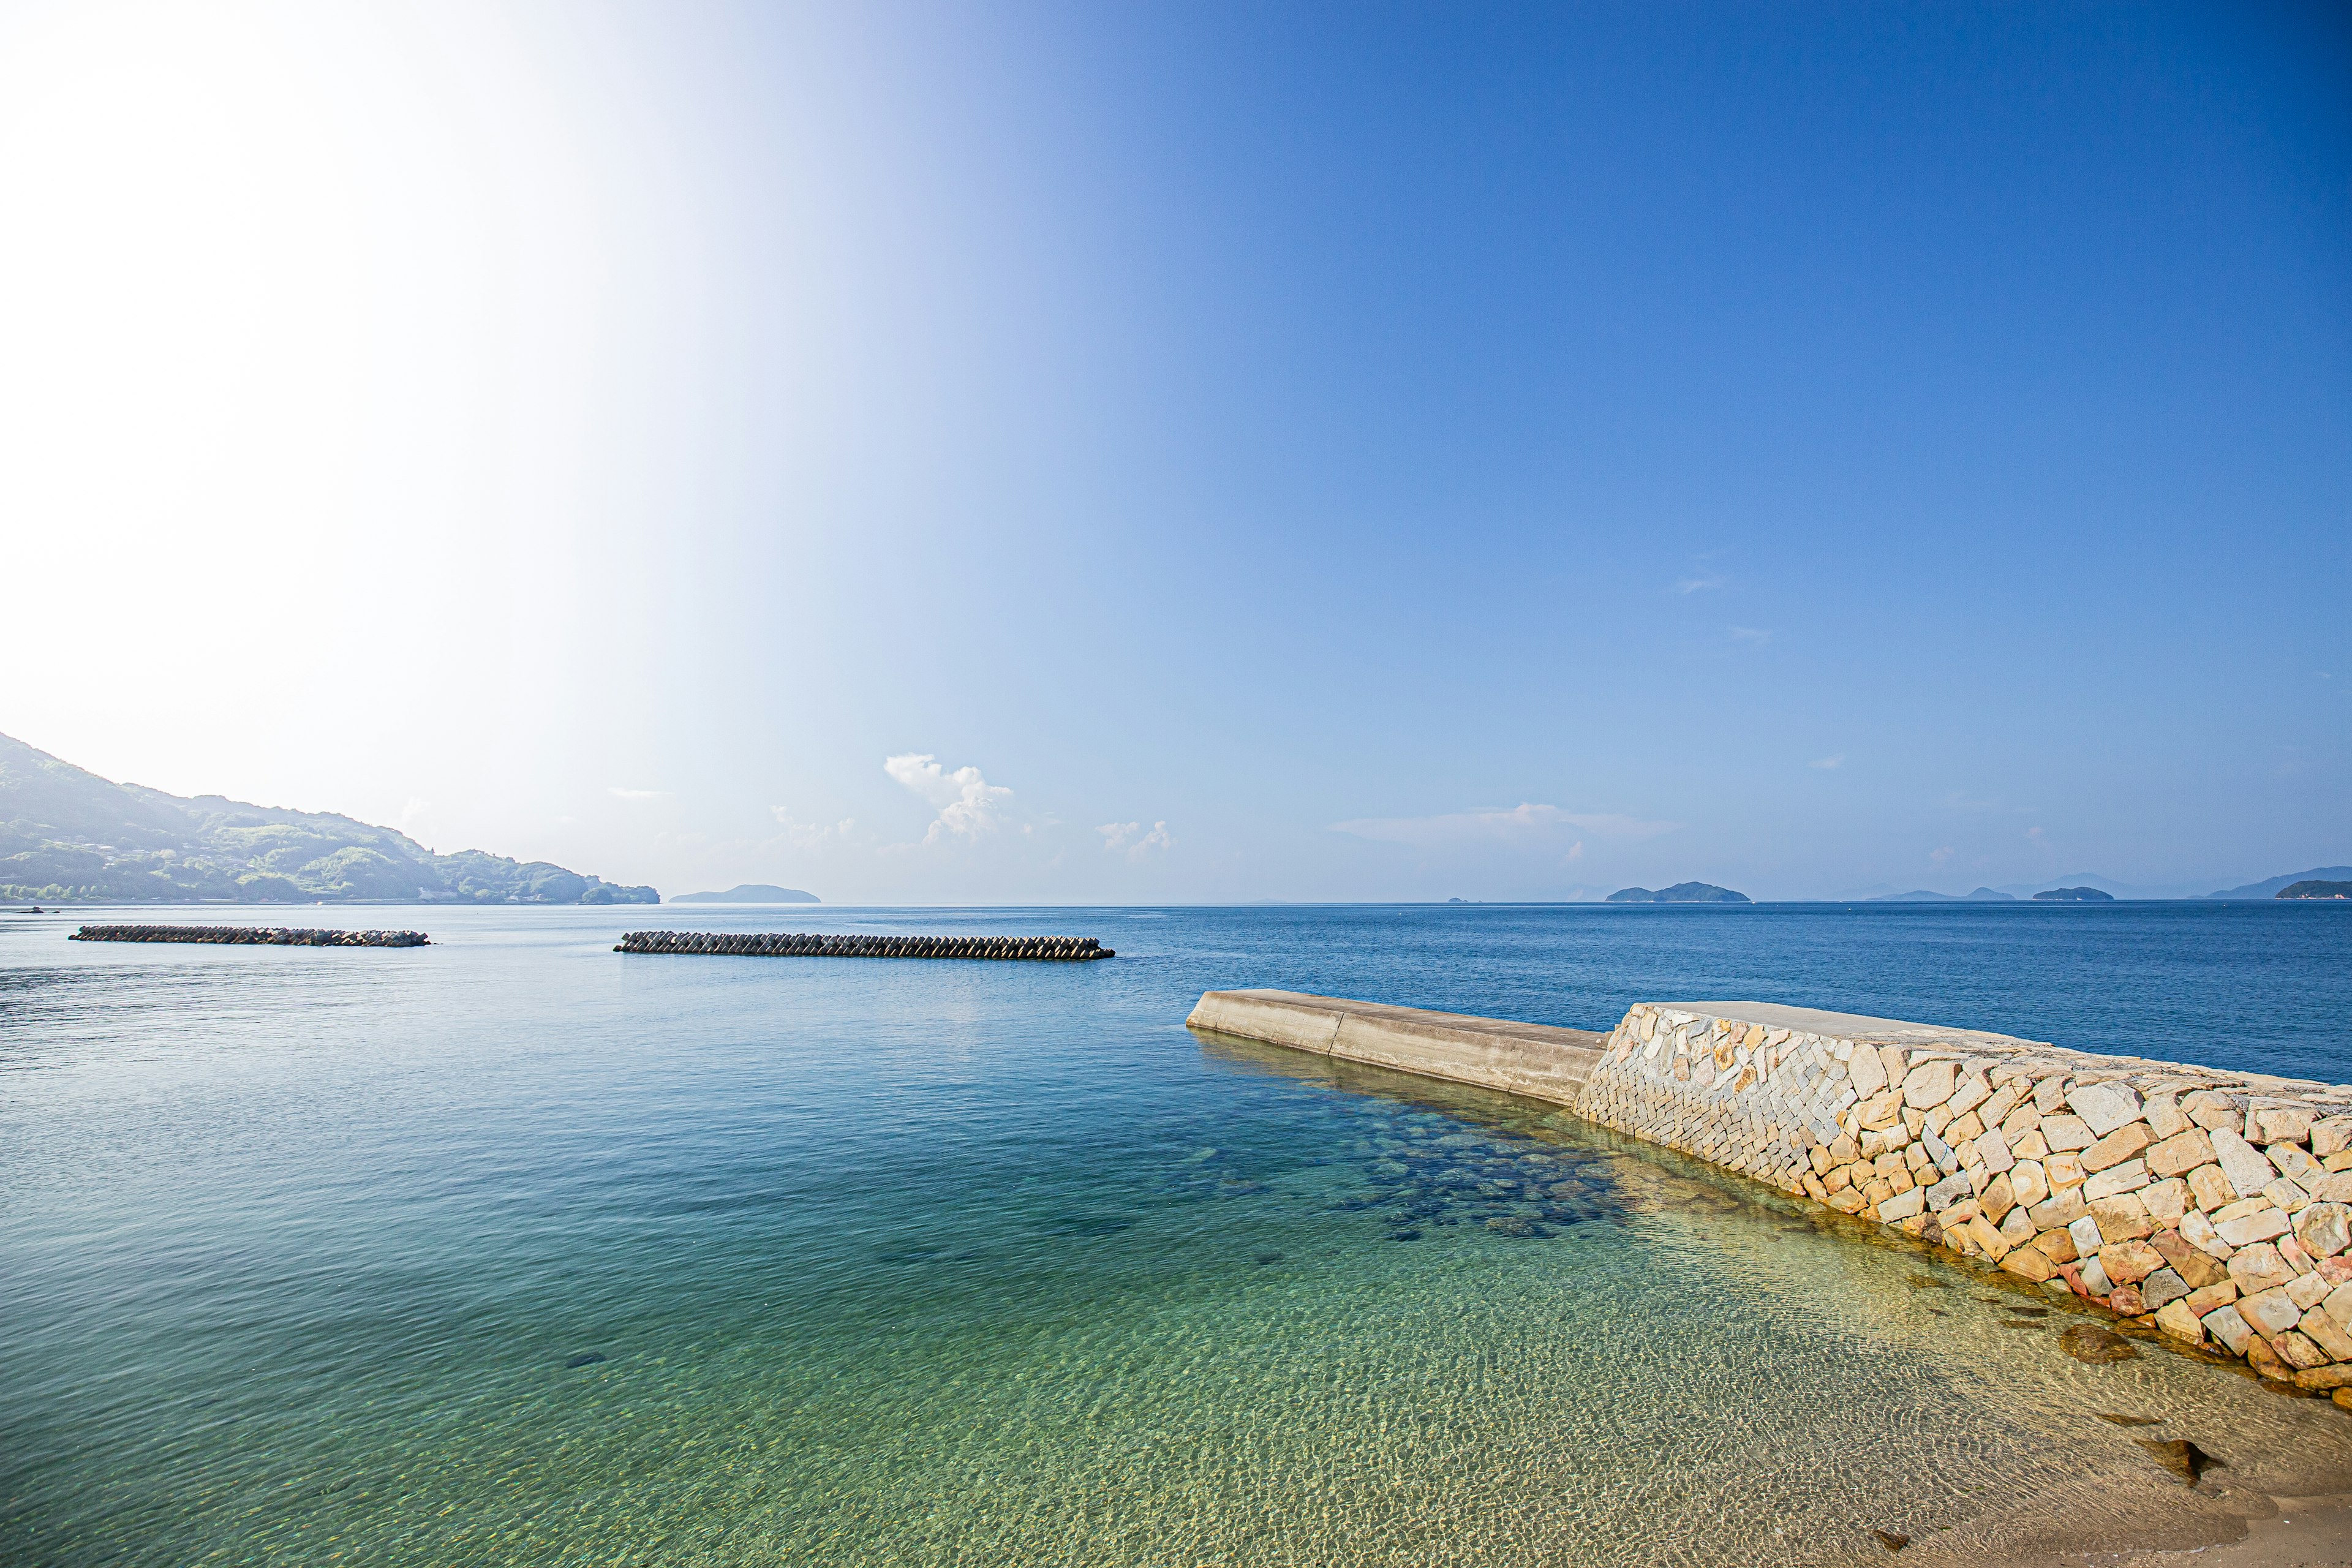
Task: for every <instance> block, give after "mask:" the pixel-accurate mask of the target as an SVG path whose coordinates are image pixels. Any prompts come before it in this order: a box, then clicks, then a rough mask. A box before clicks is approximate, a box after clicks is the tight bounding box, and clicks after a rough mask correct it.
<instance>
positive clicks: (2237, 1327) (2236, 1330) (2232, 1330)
mask: <svg viewBox="0 0 2352 1568" xmlns="http://www.w3.org/2000/svg"><path fill="white" fill-rule="evenodd" d="M2200 1321H2202V1322H2203V1323H2204V1325H2205V1331H2206V1332H2207V1333H2209V1334H2210V1335H2212V1336H2213V1337H2214V1338H2215V1339H2217V1340H2219V1341H2221V1343H2223V1344H2224V1345H2226V1346H2228V1347H2229V1350H2230V1353H2231V1355H2243V1354H2245V1353H2246V1346H2247V1345H2248V1344H2250V1343H2251V1342H2252V1340H2253V1337H2254V1331H2253V1330H2252V1329H2250V1328H2248V1327H2247V1326H2246V1320H2245V1319H2243V1318H2242V1317H2240V1316H2239V1315H2238V1309H2237V1308H2236V1307H2234V1306H2231V1307H2216V1308H2214V1309H2213V1310H2211V1311H2210V1312H2208V1313H2206V1314H2205V1316H2204V1317H2203V1318H2202V1319H2201V1320H2200Z"/></svg>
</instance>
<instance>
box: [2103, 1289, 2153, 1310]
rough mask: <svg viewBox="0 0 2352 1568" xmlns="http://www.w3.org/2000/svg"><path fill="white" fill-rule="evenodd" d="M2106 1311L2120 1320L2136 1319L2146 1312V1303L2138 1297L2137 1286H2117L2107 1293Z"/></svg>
mask: <svg viewBox="0 0 2352 1568" xmlns="http://www.w3.org/2000/svg"><path fill="white" fill-rule="evenodd" d="M2107 1309H2108V1310H2110V1311H2112V1312H2114V1313H2115V1314H2116V1316H2117V1317H2121V1318H2137V1317H2138V1316H2139V1315H2140V1314H2141V1313H2142V1312H2145V1311H2147V1302H2145V1301H2143V1300H2140V1297H2139V1287H2138V1286H2137V1285H2118V1286H2116V1288H2115V1289H2114V1290H2112V1291H2111V1292H2109V1293H2108V1296H2107Z"/></svg>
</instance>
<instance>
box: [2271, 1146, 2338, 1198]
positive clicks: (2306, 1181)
mask: <svg viewBox="0 0 2352 1568" xmlns="http://www.w3.org/2000/svg"><path fill="white" fill-rule="evenodd" d="M2263 1155H2264V1157H2265V1158H2267V1159H2268V1160H2269V1161H2270V1163H2272V1164H2273V1166H2275V1167H2276V1168H2277V1170H2278V1173H2279V1174H2280V1175H2282V1176H2284V1177H2285V1178H2286V1179H2287V1180H2289V1181H2291V1182H2297V1183H2300V1184H2303V1185H2305V1186H2306V1187H2307V1186H2309V1185H2310V1184H2312V1183H2314V1182H2316V1181H2318V1180H2320V1179H2321V1178H2322V1177H2324V1176H2326V1174H2327V1172H2326V1169H2325V1168H2323V1167H2322V1166H2321V1164H2320V1163H2319V1162H2318V1161H2316V1160H2315V1159H2313V1158H2312V1157H2311V1155H2310V1154H2309V1153H2308V1152H2306V1151H2305V1149H2304V1147H2303V1145H2301V1144H2300V1143H2273V1144H2271V1145H2270V1146H2269V1147H2268V1148H2266V1149H2264V1150H2263Z"/></svg>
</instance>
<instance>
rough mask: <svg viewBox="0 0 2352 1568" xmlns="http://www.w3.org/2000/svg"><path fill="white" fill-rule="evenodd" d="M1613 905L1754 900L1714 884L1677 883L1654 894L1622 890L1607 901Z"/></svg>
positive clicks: (1635, 889) (1743, 902) (1639, 889)
mask: <svg viewBox="0 0 2352 1568" xmlns="http://www.w3.org/2000/svg"><path fill="white" fill-rule="evenodd" d="M1605 901H1607V902H1609V903H1612V904H1745V903H1750V902H1753V901H1754V900H1750V899H1749V898H1748V895H1747V894H1745V893H1735V892H1733V891H1732V890H1731V889H1729V888H1718V887H1717V886H1716V885H1715V884H1714V883H1712V882H1676V883H1675V885H1674V886H1673V887H1671V888H1660V889H1658V890H1657V891H1655V892H1652V891H1651V890H1650V889H1647V888H1620V889H1617V891H1615V892H1613V893H1612V894H1610V895H1609V897H1608V899H1607V900H1605Z"/></svg>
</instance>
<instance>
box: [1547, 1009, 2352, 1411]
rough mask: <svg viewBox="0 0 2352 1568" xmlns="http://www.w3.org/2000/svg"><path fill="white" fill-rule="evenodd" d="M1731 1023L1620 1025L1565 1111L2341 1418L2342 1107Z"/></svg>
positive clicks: (2346, 1216)
mask: <svg viewBox="0 0 2352 1568" xmlns="http://www.w3.org/2000/svg"><path fill="white" fill-rule="evenodd" d="M1739 1010H1740V1009H1733V1008H1731V1007H1729V1006H1727V1007H1726V1010H1725V1011H1724V1012H1722V1013H1710V1012H1704V1011H1696V1010H1693V1009H1691V1008H1688V1007H1674V1006H1664V1005H1650V1004H1643V1005H1639V1006H1636V1007H1634V1008H1633V1009H1632V1010H1631V1011H1629V1012H1628V1013H1627V1014H1626V1015H1625V1016H1624V1018H1623V1020H1622V1022H1620V1023H1619V1024H1618V1026H1617V1027H1616V1029H1615V1030H1614V1031H1612V1033H1611V1034H1610V1035H1609V1037H1607V1040H1606V1042H1605V1045H1604V1049H1603V1052H1602V1055H1601V1059H1600V1061H1599V1062H1598V1063H1597V1064H1596V1065H1595V1066H1594V1067H1593V1068H1592V1070H1591V1075H1590V1077H1589V1079H1588V1080H1587V1082H1586V1083H1585V1085H1584V1089H1583V1092H1582V1094H1581V1097H1580V1100H1579V1103H1578V1106H1577V1109H1578V1110H1579V1111H1580V1113H1581V1114H1583V1115H1585V1116H1586V1117H1588V1118H1590V1119H1591V1120H1592V1121H1599V1122H1601V1123H1602V1124H1603V1125H1605V1126H1610V1127H1614V1128H1617V1129H1619V1130H1621V1131H1626V1132H1631V1133H1633V1134H1635V1135H1636V1136H1639V1137H1642V1138H1644V1139H1647V1140H1649V1141H1651V1142H1657V1143H1662V1144H1664V1145H1666V1146H1668V1147H1670V1148H1675V1149H1679V1150H1682V1151H1684V1152H1687V1153H1691V1154H1694V1155H1696V1156H1697V1157H1699V1158H1701V1159H1705V1160H1707V1161H1710V1162H1711V1163H1715V1164H1717V1165H1722V1166H1724V1167H1726V1168H1728V1169H1730V1170H1734V1171H1738V1172H1742V1173H1746V1174H1748V1175H1751V1176H1754V1177H1755V1178H1757V1179H1759V1180H1761V1181H1765V1182H1769V1183H1770V1184H1773V1185H1775V1186H1778V1187H1780V1188H1782V1189H1783V1190H1784V1191H1788V1192H1790V1193H1802V1194H1805V1195H1807V1196H1809V1197H1811V1199H1813V1200H1814V1201H1815V1202H1818V1203H1822V1204H1824V1205H1828V1206H1829V1207H1831V1208H1833V1209H1836V1210H1838V1211H1840V1212H1841V1213H1843V1214H1848V1215H1854V1216H1856V1217H1858V1218H1861V1219H1864V1220H1871V1221H1876V1222H1878V1223H1880V1224H1884V1225H1889V1226H1895V1227H1896V1228H1898V1229H1900V1230H1902V1231H1904V1232H1906V1233H1907V1234H1909V1235H1911V1236H1914V1237H1919V1238H1921V1239H1922V1240H1925V1241H1927V1242H1931V1243H1934V1244H1937V1245H1939V1246H1942V1247H1948V1248H1950V1249H1951V1250H1953V1251H1955V1252H1958V1253H1961V1254H1963V1255H1965V1256H1968V1257H1972V1258H1983V1259H1985V1260H1987V1261H1989V1262H1991V1263H1994V1264H1997V1265H1999V1266H2000V1268H2005V1269H2007V1270H2009V1271H2010V1272H2011V1273H2012V1274H2015V1275H2018V1276H2020V1277H2021V1278H2022V1279H2026V1280H2030V1281H2033V1282H2035V1283H2037V1284H2040V1285H2041V1286H2042V1288H2043V1289H2048V1290H2051V1291H2053V1292H2059V1293H2067V1292H2071V1293H2073V1294H2074V1295H2078V1296H2081V1297H2084V1298H2085V1299H2087V1300H2092V1301H2095V1302H2096V1303H2098V1304H2099V1305H2101V1306H2104V1307H2106V1308H2107V1309H2109V1310H2112V1311H2115V1312H2116V1313H2118V1314H2120V1315H2122V1316H2125V1317H2130V1318H2135V1319H2137V1320H2139V1321H2143V1322H2145V1323H2147V1324H2148V1325H2150V1326H2152V1327H2154V1328H2157V1329H2158V1330H2161V1331H2163V1332H2164V1333H2166V1334H2168V1335H2170V1336H2172V1337H2173V1338H2175V1339H2177V1340H2179V1341H2180V1342H2183V1343H2187V1344H2192V1345H2203V1346H2207V1347H2212V1348H2218V1349H2221V1350H2226V1351H2228V1352H2231V1354H2233V1355H2239V1356H2243V1357H2244V1358H2246V1359H2247V1360H2248V1361H2250V1362H2252V1363H2253V1365H2254V1367H2255V1369H2256V1370H2257V1371H2259V1372H2261V1373H2263V1374H2264V1375H2266V1376H2270V1377H2273V1378H2277V1379H2281V1380H2292V1381H2294V1382H2295V1383H2297V1384H2301V1385H2302V1386H2304V1387H2305V1388H2308V1389H2319V1390H2344V1391H2346V1392H2345V1393H2343V1394H2338V1395H2337V1402H2338V1403H2340V1404H2347V1405H2352V1233H2347V1226H2352V1087H2347V1086H2337V1085H2327V1084H2319V1083H2310V1082H2305V1081H2302V1080H2297V1079H2276V1078H2269V1077H2263V1076H2259V1075H2232V1074H2225V1073H2220V1072H2216V1071H2214V1070H2212V1069H2210V1068H2195V1067H2183V1066H2179V1065H2177V1064H2173V1063H2167V1062H2155V1061H2148V1060H2145V1059H2143V1058H2132V1057H2098V1056H2091V1055H2087V1054H2085V1053H2082V1052H2077V1051H2068V1050H2063V1049H2060V1048H2059V1047H2054V1046H2048V1045H2042V1044H2039V1043H2037V1042H2033V1041H2027V1040H2016V1039H2011V1038H2009V1037H2003V1036H1989V1035H1979V1034H1970V1033H1966V1032H1959V1031H1955V1032H1953V1033H1952V1036H1951V1037H1950V1038H1949V1039H1947V1040H1937V1039H1932V1038H1930V1039H1927V1040H1925V1041H1924V1043H1923V1042H1922V1040H1921V1038H1920V1037H1922V1036H1931V1035H1933V1034H1934V1033H1935V1031H1931V1030H1927V1029H1924V1028H1922V1027H1920V1026H1892V1027H1891V1028H1890V1029H1889V1030H1885V1031H1878V1032H1881V1033H1888V1034H1897V1035H1899V1037H1900V1038H1899V1039H1897V1040H1887V1039H1875V1040H1874V1039H1871V1038H1869V1037H1867V1035H1868V1034H1869V1033H1871V1032H1872V1031H1868V1030H1856V1031H1854V1032H1853V1035H1851V1036H1850V1035H1848V1034H1841V1033H1824V1032H1820V1031H1818V1030H1811V1029H1806V1028H1802V1027H1796V1026H1789V1025H1786V1024H1781V1023H1775V1022H1770V1021H1767V1020H1765V1019H1759V1018H1755V1017H1748V1018H1743V1017H1740V1016H1738V1011H1739ZM1753 1011H1756V1012H1758V1013H1763V1014H1773V1013H1779V1012H1781V1011H1783V1010H1780V1009H1769V1008H1757V1009H1753ZM1819 1016H1820V1017H1825V1018H1833V1017H1838V1016H1837V1015H1819ZM1853 1022H1854V1023H1856V1024H1864V1023H1867V1022H1868V1021H1867V1020H1853Z"/></svg>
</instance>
